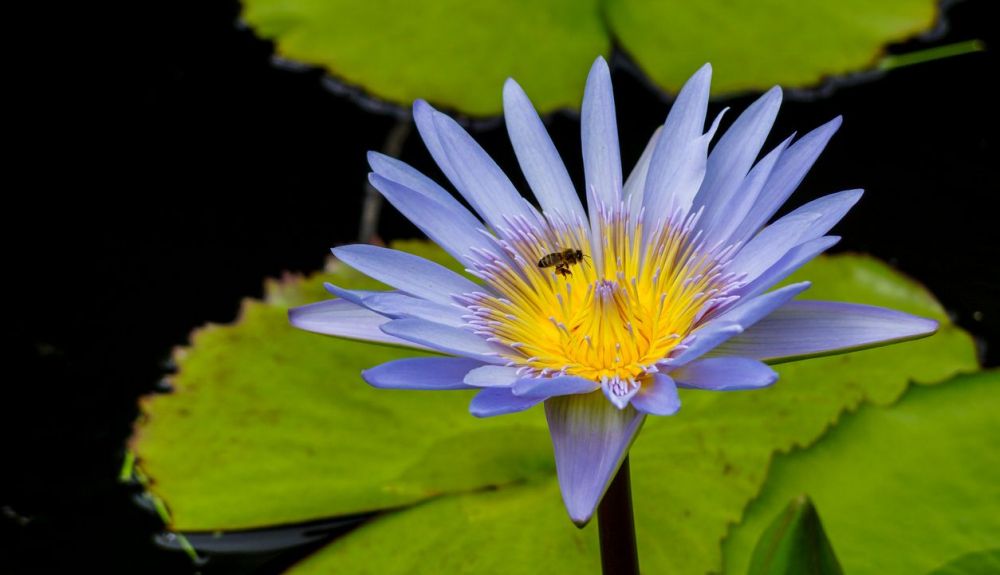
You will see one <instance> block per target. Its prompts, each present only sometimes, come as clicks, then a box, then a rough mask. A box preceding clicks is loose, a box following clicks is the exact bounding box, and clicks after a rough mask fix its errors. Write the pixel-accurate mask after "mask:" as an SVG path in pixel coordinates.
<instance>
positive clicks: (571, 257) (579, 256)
mask: <svg viewBox="0 0 1000 575" xmlns="http://www.w3.org/2000/svg"><path fill="white" fill-rule="evenodd" d="M585 257H586V256H585V255H583V250H574V249H572V248H570V249H565V250H562V251H559V252H554V253H551V254H548V255H546V256H545V257H543V258H542V259H540V260H538V267H540V268H550V267H552V266H555V268H556V273H557V274H559V275H561V276H569V275H572V273H571V272H570V271H569V266H571V265H573V264H576V263H580V262H582V261H583V258H585Z"/></svg>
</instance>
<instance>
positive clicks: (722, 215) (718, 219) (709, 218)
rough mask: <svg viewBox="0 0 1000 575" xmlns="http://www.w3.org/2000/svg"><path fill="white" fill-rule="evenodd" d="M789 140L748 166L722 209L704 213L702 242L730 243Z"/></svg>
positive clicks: (711, 245) (709, 243)
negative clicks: (747, 171) (748, 169)
mask: <svg viewBox="0 0 1000 575" xmlns="http://www.w3.org/2000/svg"><path fill="white" fill-rule="evenodd" d="M791 141H792V139H791V138H790V137H789V138H788V139H786V140H785V141H784V142H782V143H781V144H778V146H776V147H775V148H774V149H773V150H771V151H770V152H768V154H767V155H766V156H764V157H763V158H762V159H761V160H760V161H759V162H757V164H756V165H755V166H754V167H753V168H752V169H751V170H750V173H749V174H747V177H746V178H745V179H744V180H743V183H742V184H740V188H739V190H737V192H736V193H735V194H734V195H733V198H732V200H731V201H730V202H729V205H727V206H726V209H724V210H715V211H713V212H710V213H708V214H704V217H703V218H702V219H701V220H700V221H699V224H700V227H701V229H703V230H705V243H706V245H708V246H709V247H714V246H726V245H729V244H730V243H732V242H731V241H730V237H732V235H733V232H734V231H736V228H737V227H739V225H740V223H741V222H743V219H744V218H745V217H746V215H747V214H748V213H749V212H750V210H751V209H753V205H754V203H755V202H756V201H757V196H758V195H760V192H761V190H762V189H764V186H765V185H766V184H767V181H768V179H769V178H770V176H771V172H773V171H774V166H775V165H776V164H777V163H778V160H779V159H780V158H781V154H783V153H784V151H785V149H786V148H787V147H788V144H790V143H791ZM820 235H823V234H820Z"/></svg>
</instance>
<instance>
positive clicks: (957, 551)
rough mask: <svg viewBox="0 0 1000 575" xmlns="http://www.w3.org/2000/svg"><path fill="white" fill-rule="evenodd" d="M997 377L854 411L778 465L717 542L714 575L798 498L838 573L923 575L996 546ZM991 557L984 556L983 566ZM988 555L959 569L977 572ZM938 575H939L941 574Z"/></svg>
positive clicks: (740, 557)
mask: <svg viewBox="0 0 1000 575" xmlns="http://www.w3.org/2000/svg"><path fill="white" fill-rule="evenodd" d="M998 411H1000V371H992V372H983V373H979V374H974V375H968V376H962V377H959V378H956V379H955V380H953V381H952V382H949V383H948V384H947V385H942V386H937V387H935V388H924V389H920V388H917V389H914V390H912V391H910V392H909V393H907V394H906V396H905V397H904V398H903V399H902V401H900V402H899V403H898V404H897V405H895V406H893V407H892V408H890V409H886V408H881V407H873V406H865V407H863V408H861V409H860V410H859V411H858V413H857V414H855V415H852V416H850V417H849V418H846V419H845V421H844V422H843V423H842V424H841V425H839V426H837V427H836V428H835V429H833V430H832V431H831V432H830V433H829V434H827V435H826V436H824V437H823V439H822V440H820V441H819V442H817V443H816V444H815V445H813V446H812V447H810V448H809V449H808V450H805V451H798V452H794V453H791V454H788V455H785V456H779V457H778V458H777V459H776V460H775V462H774V465H773V466H772V468H771V473H770V475H769V478H768V480H767V483H766V484H765V487H764V489H763V491H762V493H761V495H760V497H759V498H758V499H756V500H755V501H754V502H753V503H752V504H751V505H750V507H749V508H748V509H747V514H746V518H745V519H744V521H743V522H742V523H741V524H740V525H739V527H737V528H736V529H735V530H734V531H733V533H732V535H731V536H730V537H729V538H728V539H727V540H726V542H725V545H724V553H725V557H726V567H727V569H726V572H728V573H746V566H747V562H748V560H749V557H750V550H751V549H752V548H753V544H754V541H756V538H757V536H759V534H760V533H761V531H762V530H763V528H764V526H765V525H766V523H767V521H769V520H770V518H771V517H773V516H774V514H775V512H777V511H778V510H780V509H781V507H782V505H783V503H784V502H785V501H787V500H788V497H790V496H792V495H794V494H795V493H800V492H808V493H809V495H810V497H812V499H813V500H814V501H815V502H816V505H817V506H818V507H819V508H820V509H822V510H823V524H824V527H825V528H826V531H827V534H828V535H829V537H830V541H831V542H832V543H833V546H834V548H835V549H836V550H837V557H838V558H839V560H840V562H841V564H843V566H844V571H845V572H846V573H858V574H865V573H872V574H875V573H878V574H880V575H881V574H893V573H901V574H902V573H927V572H928V571H931V570H933V569H935V568H936V567H938V566H940V565H942V564H943V563H945V562H947V561H949V560H951V559H953V558H956V557H959V556H961V555H964V554H966V553H970V552H975V551H981V550H987V549H990V548H995V546H996V543H997V541H1000V450H998V449H997V448H998V447H1000V444H998V438H1000V417H997V413H998ZM993 558H994V559H995V556H994V557H993ZM988 559H989V557H985V556H977V557H975V558H965V559H963V563H962V564H963V565H965V564H968V565H972V566H976V565H988V564H989V563H988ZM945 572H948V571H947V570H946V571H945Z"/></svg>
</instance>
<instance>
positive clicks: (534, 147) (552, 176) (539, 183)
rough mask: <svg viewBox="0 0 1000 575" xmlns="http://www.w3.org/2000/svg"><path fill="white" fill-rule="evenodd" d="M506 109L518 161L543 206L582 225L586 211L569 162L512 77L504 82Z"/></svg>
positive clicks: (564, 219)
mask: <svg viewBox="0 0 1000 575" xmlns="http://www.w3.org/2000/svg"><path fill="white" fill-rule="evenodd" d="M503 112H504V121H505V122H506V123H507V133H508V134H509V135H510V141H511V144H512V145H513V146H514V153H515V154H516V155H517V161H518V163H519V164H521V171H522V172H524V177H525V179H527V180H528V185H530V186H531V189H532V191H534V192H535V197H536V198H538V203H539V205H541V206H542V210H543V211H544V212H545V213H546V215H552V214H558V215H559V217H560V219H561V220H562V221H563V222H564V223H566V224H570V225H583V223H584V222H585V221H586V214H585V213H584V211H583V205H582V204H581V203H580V197H579V196H578V195H577V193H576V188H575V187H573V181H572V180H571V179H570V177H569V172H567V171H566V165H565V164H564V163H563V161H562V158H560V157H559V152H558V151H557V150H556V147H555V145H554V144H553V143H552V138H550V137H549V133H548V132H547V131H546V130H545V126H544V125H543V124H542V120H541V118H539V117H538V112H536V111H535V108H534V106H532V105H531V100H529V99H528V96H527V94H525V93H524V90H522V89H521V86H519V85H518V84H517V82H515V81H514V80H513V79H508V80H507V82H506V83H505V84H504V86H503Z"/></svg>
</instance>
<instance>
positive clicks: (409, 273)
mask: <svg viewBox="0 0 1000 575" xmlns="http://www.w3.org/2000/svg"><path fill="white" fill-rule="evenodd" d="M333 255H335V256H337V259H339V260H340V261H342V262H344V263H345V264H347V265H349V266H351V267H352V268H354V269H356V270H358V271H359V272H361V273H363V274H365V275H367V276H369V277H371V278H373V279H376V280H378V281H380V282H382V283H385V284H389V285H391V286H393V287H395V288H398V289H400V290H402V291H404V292H406V293H408V294H411V295H414V296H416V297H422V298H424V299H427V300H430V301H433V302H437V303H441V304H450V303H451V301H452V300H451V295H452V294H463V293H474V292H481V291H483V288H482V287H481V286H478V285H476V284H474V283H472V282H471V281H469V280H467V279H465V278H464V277H462V276H460V275H458V274H457V273H455V272H453V271H451V270H449V269H448V268H446V267H444V266H442V265H440V264H436V263H434V262H432V261H430V260H425V259H424V258H422V257H420V256H415V255H413V254H408V253H406V252H401V251H398V250H391V249H389V248H381V247H378V246H372V245H367V244H353V245H349V246H340V247H337V248H333Z"/></svg>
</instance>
